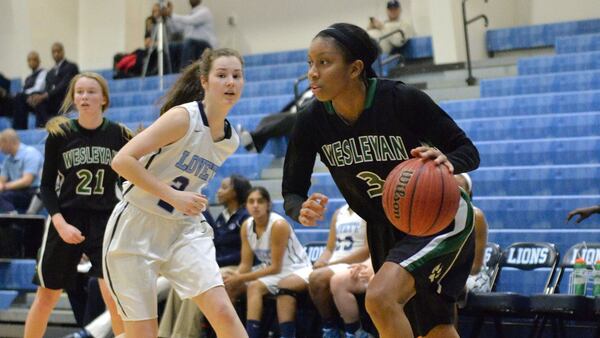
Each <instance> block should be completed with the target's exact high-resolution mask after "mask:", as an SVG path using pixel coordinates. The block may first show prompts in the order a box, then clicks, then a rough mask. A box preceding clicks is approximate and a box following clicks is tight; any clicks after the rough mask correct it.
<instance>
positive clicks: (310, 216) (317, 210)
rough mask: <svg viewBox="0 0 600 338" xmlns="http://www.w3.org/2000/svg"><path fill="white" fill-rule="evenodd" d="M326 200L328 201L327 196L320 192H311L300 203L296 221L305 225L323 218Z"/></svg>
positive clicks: (312, 224)
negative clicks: (300, 206)
mask: <svg viewBox="0 0 600 338" xmlns="http://www.w3.org/2000/svg"><path fill="white" fill-rule="evenodd" d="M327 202H329V197H327V196H325V195H323V194H320V193H313V194H312V195H310V197H309V198H308V199H307V200H306V201H304V203H302V208H301V209H300V216H298V221H299V222H300V223H301V224H302V225H305V226H315V225H317V221H322V220H323V219H324V218H325V217H324V215H325V210H327V209H326V206H327Z"/></svg>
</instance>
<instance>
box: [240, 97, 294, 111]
mask: <svg viewBox="0 0 600 338" xmlns="http://www.w3.org/2000/svg"><path fill="white" fill-rule="evenodd" d="M293 99H294V95H291V94H290V95H275V96H261V97H252V98H242V99H240V101H239V102H238V104H236V105H235V106H234V107H233V108H232V109H231V111H230V112H229V115H230V116H233V115H253V114H267V113H277V112H280V111H281V110H282V109H283V107H285V106H286V105H288V104H289V103H291V102H292V100H293Z"/></svg>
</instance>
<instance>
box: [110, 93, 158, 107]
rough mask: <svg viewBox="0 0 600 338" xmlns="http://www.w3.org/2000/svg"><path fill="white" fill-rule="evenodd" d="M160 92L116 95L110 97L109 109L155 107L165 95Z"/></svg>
mask: <svg viewBox="0 0 600 338" xmlns="http://www.w3.org/2000/svg"><path fill="white" fill-rule="evenodd" d="M165 93H166V92H165V91H161V90H145V91H141V92H134V93H118V94H113V95H111V96H110V106H111V107H115V108H117V107H129V106H147V105H157V104H158V101H159V99H160V98H161V97H162V96H163V95H164V94H165Z"/></svg>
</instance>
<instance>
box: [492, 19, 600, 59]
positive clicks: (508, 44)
mask: <svg viewBox="0 0 600 338" xmlns="http://www.w3.org/2000/svg"><path fill="white" fill-rule="evenodd" d="M598 32H600V19H590V20H581V21H568V22H559V23H551V24H541V25H532V26H519V27H511V28H500V29H491V30H488V31H487V32H486V47H487V50H488V52H500V51H506V50H512V49H524V48H536V47H549V46H553V45H554V42H555V40H556V38H558V37H561V36H568V35H577V34H588V33H598Z"/></svg>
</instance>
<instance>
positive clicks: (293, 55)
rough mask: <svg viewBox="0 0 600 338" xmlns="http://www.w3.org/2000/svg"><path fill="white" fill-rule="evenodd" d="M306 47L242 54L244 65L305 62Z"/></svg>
mask: <svg viewBox="0 0 600 338" xmlns="http://www.w3.org/2000/svg"><path fill="white" fill-rule="evenodd" d="M307 53H308V50H307V49H295V50H287V51H281V52H270V53H257V54H249V55H244V67H253V66H268V65H274V64H285V63H298V62H306V55H307Z"/></svg>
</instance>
